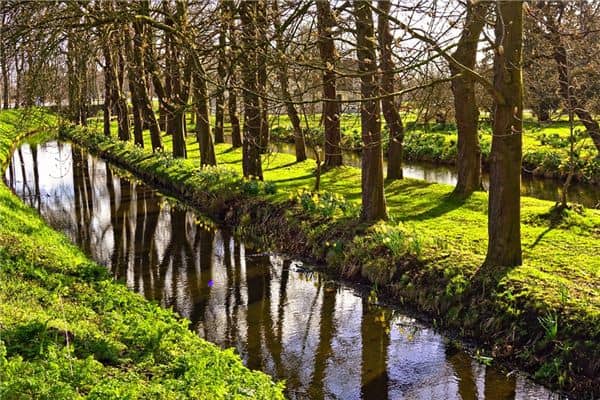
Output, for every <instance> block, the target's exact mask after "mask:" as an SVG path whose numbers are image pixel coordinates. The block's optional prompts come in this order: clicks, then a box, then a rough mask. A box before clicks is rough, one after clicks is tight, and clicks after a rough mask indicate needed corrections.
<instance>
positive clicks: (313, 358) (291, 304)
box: [5, 141, 559, 400]
mask: <svg viewBox="0 0 600 400" xmlns="http://www.w3.org/2000/svg"><path fill="white" fill-rule="evenodd" d="M126 176H127V175H126V174H123V172H122V171H120V170H119V169H117V168H114V167H112V166H111V165H109V164H107V163H106V162H104V161H102V160H100V159H98V158H95V157H93V156H91V155H89V154H87V153H86V152H85V151H84V150H82V149H80V148H78V147H75V146H71V145H70V144H68V143H60V142H55V141H52V142H48V143H46V144H42V145H35V146H34V145H31V146H30V145H28V144H24V145H22V146H21V147H20V148H19V149H18V150H17V151H16V152H15V154H14V156H13V159H12V163H11V165H10V166H9V168H8V170H7V171H6V173H5V181H6V183H7V184H8V185H9V186H10V187H11V188H12V189H13V190H14V192H15V193H16V194H17V195H18V196H20V197H21V198H22V199H23V200H24V201H25V202H26V203H28V204H29V205H31V206H32V207H34V208H36V209H37V210H38V211H39V212H40V214H41V215H42V216H43V217H44V219H45V220H46V221H47V222H48V223H49V224H50V225H51V226H53V227H54V228H55V229H57V230H59V231H62V232H64V233H65V234H67V235H68V236H69V237H70V238H71V240H72V241H73V242H75V243H76V244H77V245H78V246H79V247H80V248H81V249H83V250H84V251H85V252H86V253H87V254H88V255H90V256H91V257H92V258H93V259H95V260H96V261H97V262H99V263H101V264H103V265H105V266H106V267H107V268H108V269H109V270H110V271H111V273H112V274H113V275H114V277H115V278H117V279H119V280H122V281H123V282H124V283H125V284H126V285H127V286H128V287H129V288H131V289H132V290H134V291H136V292H139V293H141V294H142V295H144V296H145V297H147V298H148V299H152V300H155V301H157V302H158V303H159V304H161V305H162V306H163V307H172V308H173V309H174V310H175V311H176V312H178V313H179V314H181V315H182V316H184V317H186V318H187V319H189V320H190V321H191V325H190V329H192V330H194V331H195V332H197V333H198V335H199V336H201V337H203V338H205V339H207V340H209V341H211V342H214V343H216V344H218V345H219V346H221V347H224V348H225V347H233V348H235V350H236V351H237V353H239V354H240V356H241V357H242V359H243V360H244V363H245V364H246V365H247V366H248V367H250V368H252V369H260V370H262V371H265V372H267V373H269V374H270V375H272V376H273V377H274V378H276V379H286V382H287V395H288V396H289V397H290V398H292V399H307V398H308V399H321V398H326V399H344V400H350V399H377V400H379V399H384V400H385V399H465V400H467V399H488V400H492V399H498V400H500V399H502V400H504V399H556V398H559V396H558V395H556V394H553V393H552V392H550V391H548V390H546V389H545V388H543V387H541V386H538V385H536V384H534V383H532V382H531V381H529V380H527V379H525V378H524V377H523V376H522V375H521V374H519V373H510V374H508V376H507V374H506V373H502V372H501V371H499V370H497V369H495V368H492V367H486V366H485V365H483V364H480V363H478V362H476V361H475V360H474V359H472V358H471V357H470V356H469V355H468V353H466V352H464V351H462V350H458V349H457V346H455V345H451V342H450V341H448V340H447V339H445V338H444V337H443V336H441V335H440V334H439V333H437V332H436V331H435V330H433V329H431V328H429V327H427V326H425V325H423V324H421V323H419V322H417V321H415V319H413V318H411V317H410V316H408V315H407V314H405V313H402V312H400V311H398V310H396V309H394V308H391V307H385V306H375V305H371V304H369V302H368V301H367V296H365V294H364V293H362V292H361V290H359V289H357V288H354V287H350V286H346V285H344V284H340V283H336V282H333V281H330V280H328V279H326V278H325V277H324V276H323V275H321V274H318V273H314V272H310V271H309V269H308V268H305V267H303V265H302V263H301V262H299V261H297V260H294V259H290V258H287V257H285V256H279V255H275V254H264V253H259V252H257V251H256V250H253V248H252V246H251V245H250V244H248V243H241V242H239V241H237V240H235V239H234V238H233V237H232V236H231V234H230V233H229V232H227V231H226V230H218V229H207V228H206V227H205V225H204V224H198V223H197V221H198V220H199V219H198V217H197V216H196V215H195V214H194V213H193V212H191V211H186V210H184V209H181V208H180V207H175V206H173V205H172V202H168V201H166V199H165V198H164V197H163V196H162V195H161V194H160V193H158V192H157V191H155V190H153V189H152V188H150V187H148V186H147V185H145V184H143V183H139V182H135V181H132V180H130V179H128V178H127V177H126Z"/></svg>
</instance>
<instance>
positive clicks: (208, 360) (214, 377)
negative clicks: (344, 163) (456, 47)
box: [0, 121, 284, 400]
mask: <svg viewBox="0 0 600 400" xmlns="http://www.w3.org/2000/svg"><path fill="white" fill-rule="evenodd" d="M0 123H1V121H0ZM4 128H5V126H0V166H1V167H2V171H3V172H4V171H5V168H6V166H7V165H8V164H9V161H10V158H11V156H12V154H13V152H14V151H15V149H16V148H17V147H18V146H19V145H21V144H22V142H23V141H24V140H26V139H27V138H28V137H31V136H34V135H35V134H36V133H38V132H40V131H42V130H43V129H46V128H37V127H34V128H31V129H30V128H27V129H22V130H14V129H4ZM0 197H1V198H2V203H1V204H0V221H2V220H4V222H3V224H2V226H1V227H0V276H2V278H3V280H2V285H1V286H3V287H5V289H7V290H8V291H11V290H12V291H15V290H16V289H15V288H18V289H19V290H18V291H15V295H14V296H13V297H16V298H19V299H20V298H26V299H27V300H26V301H27V302H28V303H25V304H17V305H20V307H17V308H18V309H19V312H14V311H15V304H10V302H8V301H7V302H6V303H5V304H0V311H3V312H2V313H0V316H2V317H3V318H2V320H1V321H0V397H2V394H3V393H4V394H5V395H7V396H8V397H9V398H12V397H11V396H14V395H16V396H17V398H20V397H19V396H25V397H27V398H37V397H38V396H44V395H48V396H50V397H53V396H57V398H83V397H87V396H91V397H92V398H106V399H108V398H123V397H127V398H142V397H144V396H146V395H151V396H158V397H157V398H211V399H213V398H214V399H221V398H240V399H241V398H252V399H256V398H260V399H265V400H266V399H283V398H284V396H283V387H284V386H283V382H280V383H274V382H273V381H272V379H271V377H269V376H268V375H267V374H265V373H263V372H261V371H251V370H250V369H248V368H246V367H245V366H244V365H243V363H242V360H241V358H240V357H239V356H238V355H236V354H234V352H233V351H232V350H231V349H228V350H222V349H220V348H219V347H218V346H216V345H214V344H212V343H210V342H208V341H206V340H204V339H202V338H200V337H199V336H198V335H196V334H195V333H194V332H192V331H190V330H189V329H188V323H189V322H188V321H185V320H184V319H183V318H181V317H180V316H178V315H177V314H176V313H175V312H173V311H172V310H169V309H164V308H162V307H160V306H159V305H158V304H156V303H153V302H151V301H149V300H146V299H144V298H143V296H141V295H139V294H136V293H134V292H132V291H130V290H129V289H127V287H126V286H125V285H124V284H123V283H119V282H115V281H114V280H113V279H112V278H111V277H110V276H109V274H108V273H107V270H106V268H105V267H103V266H100V265H98V264H96V263H95V262H93V261H91V260H89V259H88V258H87V256H85V255H84V254H83V253H82V251H81V250H80V249H79V248H78V247H77V246H75V245H73V244H71V243H70V240H69V239H68V238H67V237H66V236H65V235H64V234H62V233H60V232H57V231H54V230H53V229H52V228H51V227H49V226H48V225H47V224H46V223H45V222H44V221H43V220H42V218H41V217H40V216H39V214H38V213H37V211H36V210H34V209H33V208H31V207H29V206H27V205H25V204H24V203H23V202H22V201H21V199H19V198H18V197H17V196H16V195H14V194H13V193H12V192H11V190H10V189H9V188H8V187H7V186H6V185H5V184H4V183H0ZM7 207H9V208H7ZM10 221H12V222H10ZM27 291H31V292H30V293H27ZM17 293H18V294H17ZM4 295H7V296H8V294H6V293H5V294H4ZM15 301H18V300H15ZM21 306H22V309H21ZM40 306H41V307H42V308H41V309H40ZM11 307H12V308H11ZM55 308H58V309H59V311H60V315H54V314H52V313H53V312H54V309H55ZM11 310H12V311H13V313H11V312H10V311H11ZM36 310H39V314H35V313H34V311H36ZM28 313H29V315H23V314H28ZM81 315H83V316H84V317H83V318H77V317H78V316H79V317H81ZM121 319H122V320H123V322H124V323H125V324H126V326H122V325H121V324H122V323H123V322H121ZM115 320H116V321H115ZM107 321H109V322H110V323H107V324H106V325H108V326H105V325H104V324H103V322H104V323H106V322H107ZM125 321H126V322H125ZM111 323H112V324H111ZM112 327H115V329H114V330H111V329H112ZM136 329H137V330H140V329H142V330H143V331H144V334H145V335H147V336H145V335H140V336H139V337H138V336H137V335H136V333H135V332H137V331H136ZM26 332H27V333H26ZM141 332H142V331H140V332H139V333H141ZM98 335H100V337H98ZM152 335H157V336H156V337H149V336H152ZM40 341H41V342H43V343H40ZM150 345H151V347H150ZM32 346H33V347H32ZM38 346H39V354H38V353H37V350H35V349H34V347H35V348H36V349H37V348H38ZM134 355H135V356H134ZM103 357H104V358H103ZM110 357H113V358H111V359H110V360H109V359H105V358H110ZM136 360H137V361H136ZM69 370H70V376H69V372H68V371H69ZM29 396H31V397H29ZM63 396H64V397H63ZM72 396H73V397H72Z"/></svg>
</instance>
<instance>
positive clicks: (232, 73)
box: [226, 1, 242, 148]
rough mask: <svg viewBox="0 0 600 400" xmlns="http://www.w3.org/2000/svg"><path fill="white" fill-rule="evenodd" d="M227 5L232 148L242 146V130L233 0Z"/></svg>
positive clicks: (228, 90) (228, 95)
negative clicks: (238, 105)
mask: <svg viewBox="0 0 600 400" xmlns="http://www.w3.org/2000/svg"><path fill="white" fill-rule="evenodd" d="M226 4H227V5H228V8H227V11H228V16H227V17H228V20H229V52H228V57H227V59H228V61H229V63H228V66H229V71H228V74H229V76H228V78H229V80H228V82H229V86H228V88H227V109H228V113H229V122H230V123H231V145H232V146H233V148H238V147H242V130H241V127H240V118H239V117H238V110H237V93H236V90H235V84H236V77H237V73H236V69H237V68H236V65H237V59H238V57H239V49H238V45H237V29H236V22H235V18H234V15H235V4H234V2H233V1H226Z"/></svg>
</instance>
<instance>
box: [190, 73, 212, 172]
mask: <svg viewBox="0 0 600 400" xmlns="http://www.w3.org/2000/svg"><path fill="white" fill-rule="evenodd" d="M201 73H204V72H203V71H202V72H201ZM194 102H195V106H196V140H197V141H198V145H199V146H200V165H201V166H204V165H217V158H216V156H215V146H214V144H213V139H212V135H211V133H210V119H209V115H210V114H209V99H208V88H207V86H206V79H205V78H204V76H202V75H201V74H195V76H194Z"/></svg>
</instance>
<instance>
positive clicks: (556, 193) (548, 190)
mask: <svg viewBox="0 0 600 400" xmlns="http://www.w3.org/2000/svg"><path fill="white" fill-rule="evenodd" d="M273 149H274V151H277V152H280V153H289V154H295V153H296V150H295V147H294V145H293V144H290V143H275V144H273ZM307 151H308V152H309V155H308V156H309V157H313V158H314V153H313V152H312V150H309V149H307ZM360 160H361V157H360V155H359V154H358V153H356V152H350V151H347V152H344V163H346V164H347V165H350V166H353V167H357V168H360V166H361V161H360ZM385 163H386V161H385V160H384V164H385ZM384 167H385V165H384ZM402 171H403V172H404V176H405V177H407V178H414V179H421V180H424V181H427V182H436V183H444V184H446V185H455V184H456V180H457V177H458V175H457V173H456V171H455V168H453V167H452V166H449V165H443V164H434V163H425V162H411V161H405V162H404V164H403V165H402ZM483 186H484V188H485V189H486V190H487V188H488V187H489V176H488V175H487V174H484V176H483ZM561 190H562V183H561V182H559V181H557V180H555V179H544V178H536V177H533V176H531V175H524V176H523V177H522V179H521V195H522V196H529V197H535V198H538V199H543V200H550V201H558V200H559V199H560V193H561ZM569 200H570V201H573V202H576V203H580V204H583V205H584V206H585V207H590V208H600V187H598V186H594V185H589V184H584V183H573V184H571V187H570V188H569Z"/></svg>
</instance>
